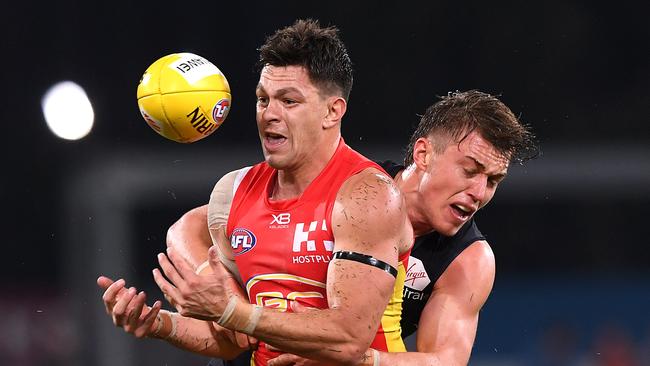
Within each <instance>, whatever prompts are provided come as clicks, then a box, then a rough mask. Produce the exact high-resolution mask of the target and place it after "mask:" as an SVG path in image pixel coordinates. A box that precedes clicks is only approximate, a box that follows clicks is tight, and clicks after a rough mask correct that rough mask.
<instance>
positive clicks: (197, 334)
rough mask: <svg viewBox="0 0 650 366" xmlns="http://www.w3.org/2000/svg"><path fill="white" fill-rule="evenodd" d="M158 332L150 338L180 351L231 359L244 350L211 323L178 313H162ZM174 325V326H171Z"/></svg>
mask: <svg viewBox="0 0 650 366" xmlns="http://www.w3.org/2000/svg"><path fill="white" fill-rule="evenodd" d="M159 321H162V325H161V326H160V328H161V329H160V330H159V331H158V332H156V333H157V334H156V335H152V336H151V337H152V338H158V339H161V340H164V341H166V342H168V343H170V344H172V345H174V346H176V347H178V348H180V349H182V350H185V351H189V352H193V353H198V354H202V355H205V356H210V357H219V358H224V359H232V358H235V357H236V356H237V355H239V354H240V353H241V352H243V351H244V350H243V349H241V348H239V347H238V346H237V345H236V344H234V343H233V342H232V341H231V340H230V339H229V338H228V337H226V336H225V334H224V333H223V332H224V331H225V332H227V331H228V330H223V331H221V332H219V331H217V330H216V329H215V327H218V326H217V325H213V324H212V323H211V322H208V321H203V320H197V319H193V318H187V317H183V316H181V315H179V314H178V313H169V312H166V311H163V313H162V314H161V317H159ZM173 323H175V324H173Z"/></svg>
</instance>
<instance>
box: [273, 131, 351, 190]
mask: <svg viewBox="0 0 650 366" xmlns="http://www.w3.org/2000/svg"><path fill="white" fill-rule="evenodd" d="M337 147H338V139H337V140H336V142H335V143H327V144H323V146H321V147H320V148H317V149H314V151H313V154H311V155H310V156H309V158H307V159H303V160H302V161H299V162H298V163H297V164H296V166H294V167H291V168H288V169H282V170H278V175H277V177H276V180H275V184H274V185H273V189H272V190H271V195H270V199H271V200H272V201H281V200H288V199H292V198H297V197H300V195H302V194H303V192H305V190H306V189H307V188H308V187H309V185H310V184H311V183H312V182H313V181H314V180H315V179H316V178H317V177H318V175H319V174H320V173H321V172H322V171H323V170H324V169H325V167H326V166H327V164H328V163H329V162H330V160H331V159H332V156H334V153H335V152H336V148H337Z"/></svg>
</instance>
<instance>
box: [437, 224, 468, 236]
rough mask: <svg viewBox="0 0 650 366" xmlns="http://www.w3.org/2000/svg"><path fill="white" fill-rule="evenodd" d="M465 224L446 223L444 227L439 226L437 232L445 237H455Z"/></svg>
mask: <svg viewBox="0 0 650 366" xmlns="http://www.w3.org/2000/svg"><path fill="white" fill-rule="evenodd" d="M463 224H464V223H461V224H458V223H452V222H445V223H444V224H443V225H438V227H437V228H436V232H438V234H440V235H443V236H454V235H456V234H457V233H458V230H460V228H461V227H462V226H463Z"/></svg>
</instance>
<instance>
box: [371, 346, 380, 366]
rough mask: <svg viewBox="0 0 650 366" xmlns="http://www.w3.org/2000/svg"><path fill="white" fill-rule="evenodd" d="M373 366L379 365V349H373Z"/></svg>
mask: <svg viewBox="0 0 650 366" xmlns="http://www.w3.org/2000/svg"><path fill="white" fill-rule="evenodd" d="M372 366H379V351H377V350H376V349H374V348H373V349H372Z"/></svg>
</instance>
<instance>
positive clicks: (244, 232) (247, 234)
mask: <svg viewBox="0 0 650 366" xmlns="http://www.w3.org/2000/svg"><path fill="white" fill-rule="evenodd" d="M256 243H257V238H255V234H253V232H252V231H250V230H248V229H244V228H240V227H238V228H236V229H235V230H233V231H232V235H230V246H232V252H233V254H235V255H240V254H244V253H246V252H248V251H249V250H251V249H253V247H254V246H255V244H256Z"/></svg>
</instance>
